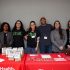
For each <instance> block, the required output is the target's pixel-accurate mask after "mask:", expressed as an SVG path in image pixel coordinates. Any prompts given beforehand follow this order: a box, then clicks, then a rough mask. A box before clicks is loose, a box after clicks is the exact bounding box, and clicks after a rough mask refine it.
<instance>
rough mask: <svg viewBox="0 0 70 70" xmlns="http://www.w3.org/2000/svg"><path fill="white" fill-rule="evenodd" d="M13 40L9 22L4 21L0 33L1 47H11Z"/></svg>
mask: <svg viewBox="0 0 70 70" xmlns="http://www.w3.org/2000/svg"><path fill="white" fill-rule="evenodd" d="M12 41H13V36H12V33H11V32H10V25H9V23H7V22H3V23H2V25H1V33H0V49H2V47H11V45H12Z"/></svg>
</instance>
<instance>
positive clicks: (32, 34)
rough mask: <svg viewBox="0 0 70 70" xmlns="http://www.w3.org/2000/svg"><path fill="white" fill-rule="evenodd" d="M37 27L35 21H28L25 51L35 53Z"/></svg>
mask: <svg viewBox="0 0 70 70" xmlns="http://www.w3.org/2000/svg"><path fill="white" fill-rule="evenodd" d="M37 36H38V35H37V27H36V23H35V21H31V22H30V27H29V29H28V31H27V34H26V36H25V39H26V40H27V48H26V53H35V52H36V51H37V50H36V46H37Z"/></svg>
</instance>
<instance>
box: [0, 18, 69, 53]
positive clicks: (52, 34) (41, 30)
mask: <svg viewBox="0 0 70 70" xmlns="http://www.w3.org/2000/svg"><path fill="white" fill-rule="evenodd" d="M67 25H68V27H67V29H66V30H64V29H62V27H61V23H60V21H58V20H56V21H55V22H54V25H53V26H52V25H51V24H48V22H47V20H46V18H45V17H42V18H41V19H40V26H38V27H37V26H36V22H35V21H30V24H29V28H28V29H27V30H26V31H25V29H24V27H23V23H22V22H21V21H20V20H17V21H16V22H15V25H14V27H13V29H12V30H11V29H10V25H9V23H7V22H3V23H2V24H1V32H0V52H1V50H2V48H3V47H12V48H13V47H17V48H18V47H23V48H24V51H25V53H38V51H40V53H59V52H63V50H64V49H66V48H70V21H68V24H67ZM24 40H26V41H27V46H26V47H25V44H24Z"/></svg>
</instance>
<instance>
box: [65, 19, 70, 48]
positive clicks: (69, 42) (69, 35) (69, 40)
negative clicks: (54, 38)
mask: <svg viewBox="0 0 70 70" xmlns="http://www.w3.org/2000/svg"><path fill="white" fill-rule="evenodd" d="M67 26H68V28H67V29H66V32H67V43H66V48H70V20H69V21H68V25H67Z"/></svg>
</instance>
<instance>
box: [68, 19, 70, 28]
mask: <svg viewBox="0 0 70 70" xmlns="http://www.w3.org/2000/svg"><path fill="white" fill-rule="evenodd" d="M69 23H70V20H69V21H68V24H67V27H68V28H69V27H70V26H69Z"/></svg>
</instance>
